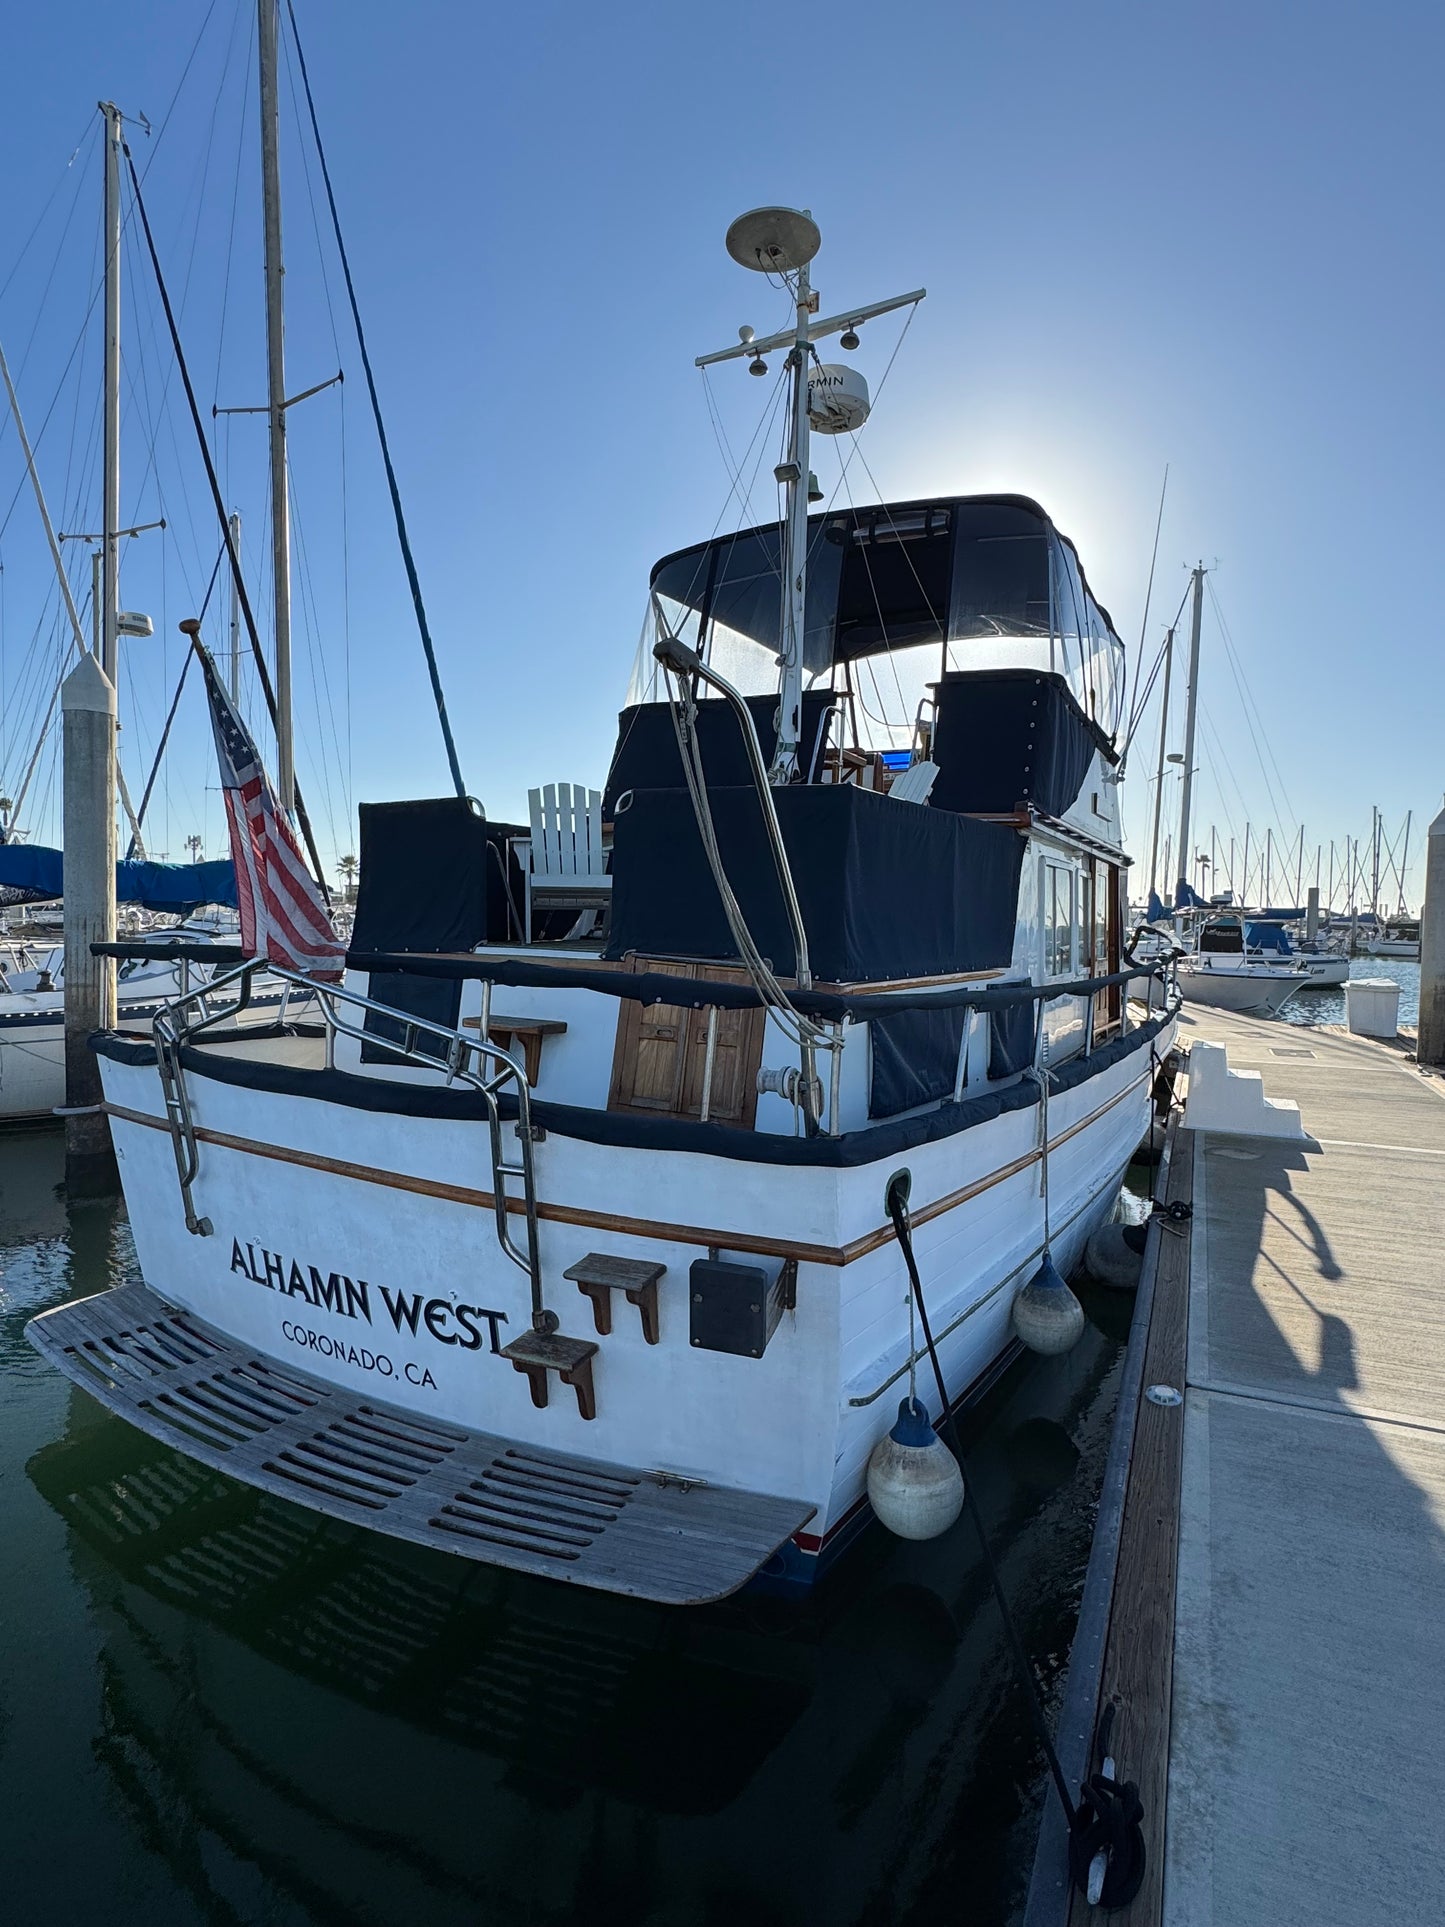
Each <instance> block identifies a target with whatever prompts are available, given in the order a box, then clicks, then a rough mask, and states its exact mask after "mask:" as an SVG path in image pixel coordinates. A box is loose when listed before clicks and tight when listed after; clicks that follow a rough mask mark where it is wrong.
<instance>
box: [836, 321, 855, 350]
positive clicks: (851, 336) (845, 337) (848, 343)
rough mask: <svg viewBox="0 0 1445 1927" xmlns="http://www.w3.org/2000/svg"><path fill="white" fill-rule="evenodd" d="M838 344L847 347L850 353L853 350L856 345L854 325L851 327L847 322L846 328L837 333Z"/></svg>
mask: <svg viewBox="0 0 1445 1927" xmlns="http://www.w3.org/2000/svg"><path fill="white" fill-rule="evenodd" d="M838 346H839V347H840V348H846V349H848V351H849V352H850V353H851V352H852V351H853V349H854V348H856V347H857V346H858V330H857V329H856V328H855V327H853V325H852V324H851V323H850V324H849V326H848V327H847V329H846V330H845V331H844V332H843V333H842V334H841V335H839V337H838Z"/></svg>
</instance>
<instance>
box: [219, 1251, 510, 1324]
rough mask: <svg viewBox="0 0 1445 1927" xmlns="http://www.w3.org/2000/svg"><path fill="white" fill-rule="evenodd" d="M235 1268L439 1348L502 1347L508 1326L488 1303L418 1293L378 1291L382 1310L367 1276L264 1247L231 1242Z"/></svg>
mask: <svg viewBox="0 0 1445 1927" xmlns="http://www.w3.org/2000/svg"><path fill="white" fill-rule="evenodd" d="M231 1270H232V1271H235V1272H239V1273H240V1274H241V1276H242V1277H243V1278H249V1279H250V1280H251V1282H252V1284H255V1285H264V1286H265V1287H266V1289H267V1290H268V1291H275V1292H279V1293H280V1294H281V1295H282V1296H283V1297H286V1298H304V1299H305V1301H306V1303H307V1304H308V1305H310V1306H311V1308H312V1309H313V1310H314V1311H325V1312H330V1313H331V1315H332V1316H333V1317H336V1318H358V1319H361V1320H363V1321H364V1322H365V1323H366V1324H368V1325H375V1324H377V1323H378V1322H379V1320H380V1319H381V1317H383V1316H385V1317H386V1318H388V1319H389V1320H390V1321H391V1325H392V1328H393V1330H395V1331H397V1332H399V1333H405V1334H407V1335H409V1336H410V1337H413V1338H419V1337H421V1336H422V1335H423V1333H425V1334H426V1336H428V1337H430V1338H432V1339H434V1340H435V1341H436V1343H437V1344H439V1345H456V1346H458V1347H459V1348H460V1349H461V1350H462V1351H464V1352H476V1351H480V1350H481V1348H482V1344H483V1342H484V1340H485V1342H486V1344H487V1349H488V1350H489V1351H493V1352H499V1351H500V1350H501V1349H502V1345H501V1339H500V1337H499V1336H498V1327H499V1326H501V1325H505V1324H506V1322H507V1314H506V1313H505V1312H504V1311H491V1310H489V1309H488V1308H487V1307H486V1306H485V1305H457V1304H453V1302H452V1300H451V1299H450V1298H427V1297H424V1296H423V1294H422V1293H421V1292H419V1291H393V1290H391V1289H389V1288H388V1287H387V1286H386V1285H382V1286H380V1287H379V1288H378V1291H377V1297H378V1298H379V1299H380V1301H381V1303H380V1307H379V1308H374V1307H373V1302H372V1287H371V1286H370V1285H369V1284H368V1283H367V1281H366V1279H365V1278H349V1277H347V1275H346V1273H345V1272H341V1271H326V1272H323V1271H322V1270H321V1269H320V1267H319V1266H317V1265H307V1266H306V1267H305V1269H304V1270H303V1269H302V1267H301V1265H300V1263H299V1262H298V1261H297V1260H296V1259H295V1258H292V1259H290V1260H289V1261H288V1260H287V1259H286V1258H285V1257H284V1256H283V1255H282V1253H281V1252H279V1251H268V1250H267V1249H266V1247H265V1246H264V1245H262V1246H259V1247H258V1246H256V1245H254V1244H249V1243H248V1244H244V1245H243V1244H242V1243H241V1241H240V1239H239V1238H232V1240H231Z"/></svg>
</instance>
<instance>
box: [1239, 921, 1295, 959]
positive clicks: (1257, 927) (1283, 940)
mask: <svg viewBox="0 0 1445 1927" xmlns="http://www.w3.org/2000/svg"><path fill="white" fill-rule="evenodd" d="M1244 941H1245V942H1246V943H1247V944H1248V945H1249V947H1250V949H1252V950H1268V951H1270V952H1272V953H1273V954H1274V955H1275V956H1278V957H1292V956H1293V955H1294V951H1293V950H1292V949H1291V948H1290V941H1289V938H1288V937H1287V936H1286V935H1285V931H1284V925H1283V924H1282V923H1268V922H1265V921H1263V920H1257V919H1255V918H1254V917H1251V918H1249V919H1248V920H1247V922H1246V923H1245V926H1244Z"/></svg>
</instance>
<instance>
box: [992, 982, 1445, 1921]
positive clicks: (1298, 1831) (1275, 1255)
mask: <svg viewBox="0 0 1445 1927" xmlns="http://www.w3.org/2000/svg"><path fill="white" fill-rule="evenodd" d="M1185 1011H1186V1016H1185V1021H1184V1024H1183V1028H1182V1033H1181V1042H1182V1043H1184V1044H1185V1045H1186V1046H1187V1045H1188V1044H1189V1043H1190V1042H1192V1041H1195V1040H1201V1039H1202V1040H1206V1041H1208V1042H1211V1043H1219V1044H1223V1045H1224V1046H1225V1047H1226V1049H1227V1051H1228V1054H1229V1065H1230V1068H1231V1069H1232V1070H1255V1071H1259V1072H1261V1073H1262V1074H1263V1077H1264V1079H1265V1086H1266V1090H1267V1092H1268V1094H1269V1095H1270V1096H1271V1097H1275V1098H1292V1099H1295V1100H1296V1101H1297V1102H1298V1104H1299V1106H1300V1110H1301V1114H1302V1118H1303V1122H1304V1126H1305V1129H1306V1131H1307V1133H1308V1134H1309V1135H1308V1138H1307V1139H1306V1140H1305V1141H1304V1142H1297V1143H1290V1142H1285V1141H1280V1140H1276V1139H1266V1138H1258V1137H1228V1136H1223V1135H1216V1134H1214V1133H1204V1132H1190V1131H1187V1130H1179V1131H1177V1132H1176V1134H1175V1137H1174V1140H1173V1145H1172V1154H1171V1164H1172V1166H1173V1168H1172V1170H1171V1171H1170V1172H1169V1174H1168V1176H1167V1179H1166V1184H1167V1187H1168V1190H1167V1195H1169V1196H1172V1197H1179V1198H1181V1199H1187V1198H1189V1197H1190V1196H1191V1195H1192V1202H1193V1217H1192V1219H1191V1220H1189V1221H1188V1225H1187V1230H1186V1232H1185V1234H1184V1235H1183V1237H1182V1238H1181V1239H1179V1240H1174V1239H1171V1237H1170V1236H1168V1235H1167V1233H1166V1228H1164V1227H1161V1228H1160V1230H1159V1232H1158V1234H1157V1235H1156V1237H1155V1239H1154V1240H1153V1241H1152V1242H1153V1247H1154V1249H1153V1263H1152V1275H1151V1276H1150V1278H1149V1279H1148V1281H1147V1282H1148V1284H1149V1286H1150V1291H1149V1293H1148V1294H1147V1297H1148V1299H1149V1300H1150V1302H1148V1303H1143V1302H1141V1306H1140V1316H1139V1317H1136V1328H1135V1332H1134V1337H1133V1341H1132V1344H1131V1350H1132V1351H1134V1352H1139V1351H1140V1350H1141V1349H1142V1351H1143V1357H1142V1359H1141V1360H1140V1374H1139V1375H1140V1379H1141V1382H1142V1384H1143V1385H1148V1384H1149V1383H1150V1382H1152V1381H1153V1380H1154V1378H1155V1377H1156V1375H1157V1376H1161V1377H1166V1378H1170V1379H1172V1382H1173V1383H1175V1384H1176V1385H1177V1384H1179V1383H1180V1382H1181V1378H1182V1380H1183V1384H1184V1388H1185V1399H1184V1403H1183V1406H1182V1408H1181V1407H1174V1408H1172V1409H1171V1408H1160V1407H1158V1406H1155V1405H1152V1404H1151V1403H1150V1402H1149V1401H1147V1399H1143V1398H1139V1399H1137V1400H1136V1404H1135V1409H1134V1410H1133V1411H1132V1412H1131V1411H1126V1410H1124V1409H1123V1407H1122V1405H1121V1416H1120V1425H1121V1433H1123V1434H1126V1436H1121V1437H1120V1438H1119V1439H1117V1440H1116V1444H1117V1446H1118V1448H1119V1450H1118V1460H1119V1465H1120V1467H1122V1468H1123V1470H1122V1476H1121V1478H1120V1479H1119V1481H1118V1486H1119V1492H1118V1516H1117V1518H1111V1516H1110V1491H1109V1483H1108V1480H1107V1479H1106V1487H1105V1494H1104V1501H1103V1504H1102V1505H1101V1512H1100V1528H1099V1534H1100V1536H1099V1540H1098V1541H1096V1563H1097V1564H1098V1565H1099V1566H1100V1568H1101V1569H1100V1570H1098V1571H1096V1570H1095V1569H1094V1568H1093V1567H1091V1571H1090V1576H1089V1585H1088V1587H1086V1594H1085V1601H1084V1610H1083V1612H1082V1613H1081V1618H1080V1630H1079V1638H1078V1641H1077V1642H1076V1647H1075V1656H1074V1662H1073V1670H1072V1672H1071V1678H1070V1684H1069V1693H1068V1696H1067V1698H1066V1703H1065V1709H1064V1717H1063V1720H1062V1721H1061V1726H1060V1745H1061V1749H1065V1750H1067V1749H1069V1748H1070V1747H1072V1749H1073V1755H1074V1758H1073V1760H1072V1762H1071V1764H1072V1765H1073V1766H1079V1767H1082V1765H1083V1764H1084V1761H1083V1758H1082V1757H1081V1756H1082V1754H1083V1752H1084V1744H1083V1739H1082V1736H1083V1735H1085V1734H1086V1733H1092V1732H1093V1730H1094V1729H1095V1724H1096V1722H1097V1719H1098V1717H1099V1715H1100V1714H1101V1713H1102V1711H1103V1709H1104V1707H1105V1706H1106V1705H1107V1704H1108V1703H1109V1702H1110V1701H1112V1702H1113V1704H1114V1706H1115V1720H1114V1741H1113V1750H1114V1752H1115V1754H1116V1755H1117V1759H1118V1777H1119V1778H1120V1779H1121V1780H1122V1779H1132V1780H1136V1781H1137V1782H1138V1783H1139V1785H1140V1790H1141V1794H1142V1796H1143V1798H1144V1803H1145V1820H1144V1831H1145V1837H1146V1845H1147V1851H1148V1874H1147V1876H1146V1879H1145V1884H1144V1887H1143V1889H1142V1891H1141V1892H1140V1894H1139V1896H1138V1898H1137V1899H1136V1900H1135V1901H1134V1902H1133V1903H1131V1905H1130V1906H1128V1907H1127V1908H1125V1909H1123V1910H1122V1911H1120V1912H1118V1913H1115V1914H1113V1915H1111V1916H1110V1918H1111V1919H1112V1920H1114V1921H1121V1922H1129V1923H1136V1922H1138V1923H1143V1922H1148V1923H1150V1927H1154V1924H1155V1923H1160V1922H1162V1923H1166V1927H1385V1924H1386V1923H1388V1927H1437V1924H1438V1923H1439V1922H1441V1921H1445V1081H1442V1080H1441V1079H1439V1078H1430V1077H1425V1076H1422V1075H1421V1074H1420V1073H1419V1072H1418V1071H1417V1070H1416V1069H1415V1067H1414V1065H1413V1063H1412V1062H1411V1061H1410V1059H1409V1058H1408V1057H1407V1056H1406V1055H1405V1054H1404V1053H1403V1052H1402V1051H1400V1050H1398V1049H1392V1048H1391V1047H1389V1046H1386V1045H1382V1044H1377V1043H1372V1042H1369V1041H1366V1040H1364V1039H1361V1038H1356V1037H1351V1036H1349V1035H1347V1034H1345V1033H1342V1032H1339V1031H1334V1030H1310V1029H1303V1028H1294V1027H1291V1026H1289V1025H1286V1024H1282V1023H1278V1022H1262V1021H1259V1020H1252V1019H1248V1018H1242V1017H1234V1016H1230V1015H1228V1014H1225V1013H1221V1012H1216V1011H1210V1010H1202V1009H1199V1008H1197V1007H1194V1006H1189V1005H1186V1007H1185ZM1171 1267H1172V1272H1173V1276H1172V1277H1171ZM1145 1297H1146V1294H1145V1293H1143V1292H1141V1300H1143V1299H1144V1298H1145ZM1141 1324H1142V1325H1143V1327H1144V1328H1143V1329H1141ZM1171 1348H1172V1358H1173V1361H1174V1363H1173V1366H1172V1367H1171V1364H1170V1362H1169V1361H1170V1358H1171ZM1126 1384H1127V1380H1126ZM1111 1535H1112V1540H1113V1544H1112V1545H1111V1544H1110V1543H1109V1541H1110V1538H1111ZM1091 1595H1092V1598H1091ZM1071 1735H1072V1737H1071ZM1077 1783H1078V1782H1077V1779H1076V1780H1075V1784H1077ZM1161 1808H1162V1810H1161ZM1062 1837H1063V1835H1062V1827H1061V1826H1060V1825H1059V1824H1058V1822H1057V1820H1055V1819H1053V1817H1052V1816H1051V1817H1050V1820H1049V1821H1048V1822H1046V1825H1045V1829H1044V1833H1043V1836H1042V1837H1041V1841H1040V1848H1039V1858H1038V1862H1037V1864H1036V1867H1035V1875H1034V1883H1033V1889H1032V1891H1031V1895H1030V1904H1029V1912H1028V1921H1029V1923H1030V1927H1043V1923H1045V1922H1047V1921H1050V1920H1052V1921H1064V1920H1071V1921H1074V1922H1082V1921H1084V1920H1088V1919H1090V1918H1098V1916H1095V1915H1091V1913H1090V1911H1089V1909H1088V1908H1087V1907H1086V1906H1085V1905H1084V1904H1083V1902H1082V1900H1080V1899H1078V1898H1077V1897H1075V1898H1073V1899H1072V1900H1070V1899H1069V1897H1068V1895H1067V1893H1066V1891H1065V1887H1064V1883H1063V1881H1062V1880H1061V1878H1060V1877H1059V1857H1060V1851H1061V1845H1062Z"/></svg>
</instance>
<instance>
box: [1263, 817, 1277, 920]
mask: <svg viewBox="0 0 1445 1927" xmlns="http://www.w3.org/2000/svg"><path fill="white" fill-rule="evenodd" d="M1273 868H1274V829H1273V827H1272V826H1271V827H1270V828H1269V829H1267V830H1266V831H1265V833H1264V894H1263V895H1262V897H1261V898H1260V904H1259V907H1260V909H1261V910H1268V908H1269V873H1270V871H1271V870H1272V869H1273Z"/></svg>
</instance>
